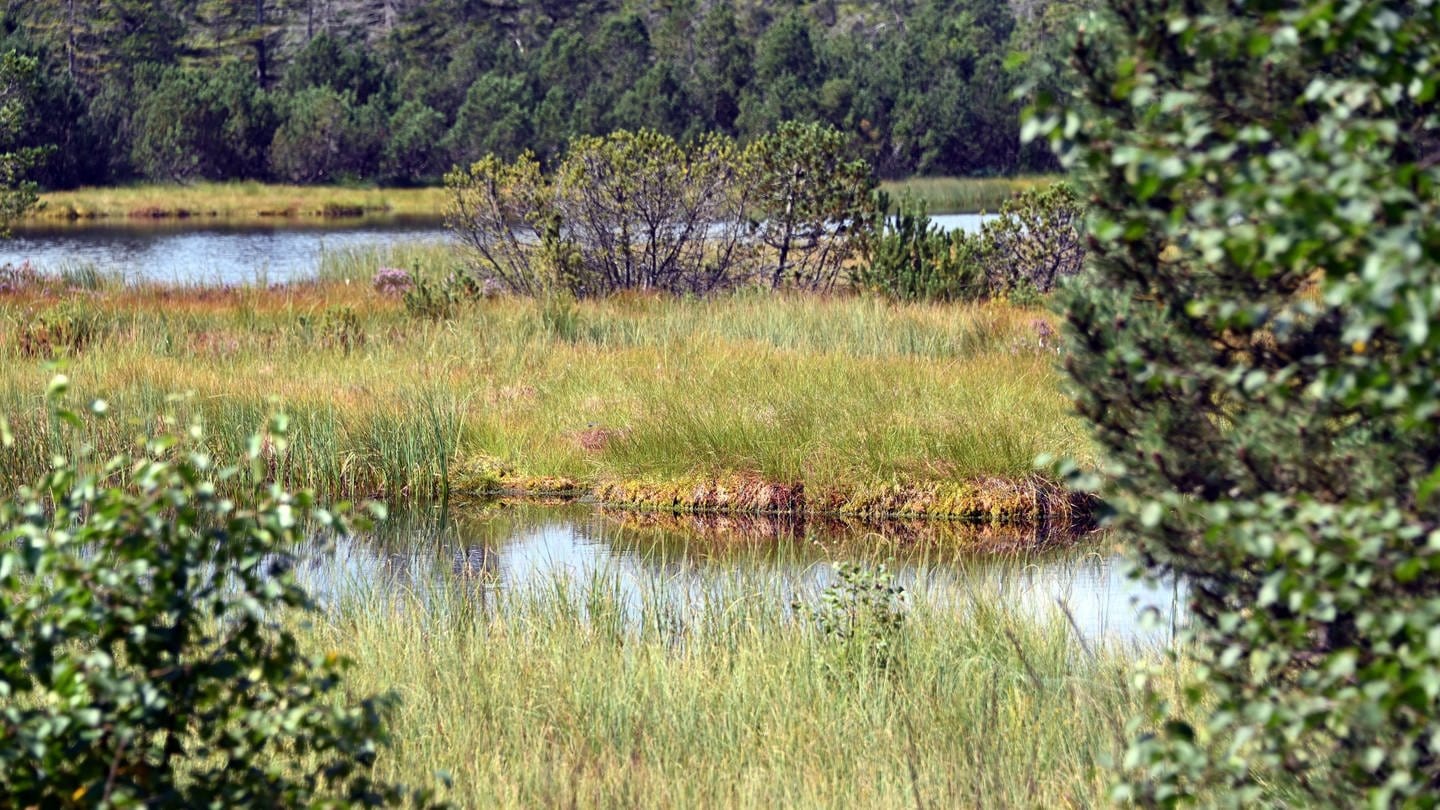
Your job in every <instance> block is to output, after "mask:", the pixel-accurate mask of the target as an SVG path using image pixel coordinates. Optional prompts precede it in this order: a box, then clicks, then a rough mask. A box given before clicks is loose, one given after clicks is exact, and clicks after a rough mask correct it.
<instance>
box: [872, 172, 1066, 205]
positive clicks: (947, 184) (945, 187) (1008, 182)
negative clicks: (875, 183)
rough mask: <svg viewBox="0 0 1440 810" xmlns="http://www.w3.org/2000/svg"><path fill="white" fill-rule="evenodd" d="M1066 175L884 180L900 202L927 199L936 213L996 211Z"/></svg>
mask: <svg viewBox="0 0 1440 810" xmlns="http://www.w3.org/2000/svg"><path fill="white" fill-rule="evenodd" d="M1061 179H1063V178H1062V177H1060V176H1058V175H1048V174H1039V175H1024V176H1020V177H912V178H909V179H908V180H892V181H886V182H884V183H881V184H880V187H881V188H882V189H883V190H885V191H886V192H887V193H889V194H890V197H891V202H892V204H893V203H898V202H899V201H900V198H901V197H902V196H904V195H909V196H911V197H914V198H916V199H918V200H920V201H922V202H924V203H925V208H926V210H927V211H929V212H930V213H932V214H976V213H980V212H982V211H988V212H990V213H992V214H993V213H995V212H996V211H999V210H1000V206H1001V205H1003V204H1004V203H1005V201H1006V200H1008V199H1010V198H1011V197H1014V196H1015V195H1016V194H1019V193H1020V192H1022V191H1025V190H1027V189H1031V188H1038V187H1041V186H1046V185H1049V184H1050V183H1054V182H1056V181H1058V180H1061Z"/></svg>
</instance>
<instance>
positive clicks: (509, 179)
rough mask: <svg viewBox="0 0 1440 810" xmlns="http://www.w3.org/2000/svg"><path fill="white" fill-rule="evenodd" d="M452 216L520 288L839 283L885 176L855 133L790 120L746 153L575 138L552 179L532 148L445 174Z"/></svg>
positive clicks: (644, 135) (477, 264) (641, 136)
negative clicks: (847, 135) (879, 178)
mask: <svg viewBox="0 0 1440 810" xmlns="http://www.w3.org/2000/svg"><path fill="white" fill-rule="evenodd" d="M445 183H446V187H447V188H448V189H449V190H450V202H449V205H448V206H447V210H446V223H447V225H448V226H449V227H450V228H451V229H452V230H453V231H455V233H456V235H457V236H458V237H459V240H460V242H461V244H462V245H464V246H465V249H466V250H467V252H468V253H469V254H470V264H471V266H472V268H473V269H474V270H475V271H476V272H477V273H478V274H479V275H480V277H481V278H484V279H492V280H494V281H495V282H497V283H500V284H503V285H504V286H505V287H506V288H507V289H509V290H510V291H512V292H515V293H519V294H522V295H533V296H542V295H547V294H550V293H552V292H554V291H556V290H563V291H566V292H569V293H571V294H574V295H577V296H581V297H585V296H594V295H606V294H609V293H612V292H616V291H619V290H656V291H661V292H670V293H679V294H705V293H709V292H711V291H714V290H721V289H727V288H731V287H735V286H737V285H741V284H745V283H749V282H752V281H756V280H758V281H759V282H761V283H764V284H768V285H769V286H771V287H773V288H777V289H778V288H781V287H797V288H800V289H807V290H828V289H830V288H831V286H832V285H833V284H834V282H835V280H836V279H837V277H838V276H839V273H840V270H841V268H842V267H843V266H844V265H845V263H846V262H847V261H848V260H849V259H850V258H851V257H852V256H853V255H854V254H855V253H856V251H857V250H858V249H859V248H860V247H861V246H862V245H863V244H864V241H865V239H866V238H867V237H868V234H869V226H870V224H871V223H872V221H873V220H874V203H873V199H872V197H871V194H870V191H871V189H872V188H873V187H874V185H875V183H874V179H873V177H872V176H871V174H870V167H869V166H868V165H867V164H866V163H865V162H864V161H847V160H845V139H844V138H843V137H842V136H841V134H840V133H839V132H838V131H836V130H834V129H829V128H825V127H820V126H818V125H800V124H786V125H784V126H782V127H781V128H780V129H779V130H778V131H777V132H775V133H773V134H771V135H769V136H766V137H765V138H761V139H759V140H757V141H756V142H754V143H752V144H751V145H750V146H749V147H748V148H747V149H745V150H743V151H741V150H739V149H737V148H736V146H735V144H734V143H733V142H732V141H730V140H729V139H727V138H724V137H720V136H708V137H703V138H700V139H699V140H697V141H695V142H694V143H692V144H690V145H689V146H686V147H682V146H680V145H679V144H678V143H676V141H675V140H674V139H673V138H671V137H669V136H668V135H663V134H660V133H657V132H653V131H649V130H641V131H639V132H626V131H623V130H622V131H616V132H612V133H611V134H609V135H606V136H604V137H589V136H586V137H578V138H575V139H573V140H572V141H571V142H570V145H569V149H568V151H567V152H566V155H565V157H564V159H563V160H562V161H561V162H560V165H559V166H558V167H557V168H556V170H555V173H554V176H553V177H549V178H547V177H545V176H544V175H542V173H541V171H540V164H539V163H538V162H537V161H536V160H535V158H534V156H532V155H530V154H528V153H527V154H524V155H522V156H521V157H520V158H519V159H518V160H516V161H515V162H514V163H509V164H507V163H505V162H503V161H501V160H500V159H498V158H496V157H495V156H493V155H490V156H487V157H485V158H484V159H483V160H480V161H477V162H476V163H474V164H473V165H471V167H470V168H469V169H468V170H457V171H454V172H451V173H450V174H448V175H446V178H445Z"/></svg>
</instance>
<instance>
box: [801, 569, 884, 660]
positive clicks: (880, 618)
mask: <svg viewBox="0 0 1440 810" xmlns="http://www.w3.org/2000/svg"><path fill="white" fill-rule="evenodd" d="M904 601H905V589H904V588H902V587H900V586H899V585H897V584H895V580H894V579H893V578H892V577H891V576H890V571H889V569H887V568H886V567H885V566H884V565H878V566H873V567H872V566H868V565H863V564H860V563H853V562H842V563H836V565H835V582H834V583H833V584H831V585H829V586H827V587H826V588H825V590H824V591H823V592H821V594H820V599H819V600H818V602H816V603H815V604H813V605H812V604H807V603H804V602H799V601H797V602H795V603H794V604H793V605H792V608H793V609H794V610H795V612H796V613H797V614H799V615H800V616H801V617H802V618H804V619H806V620H809V621H812V622H814V624H815V629H816V630H817V631H819V633H820V638H821V639H823V641H824V643H825V647H824V648H823V649H824V652H825V654H826V655H827V656H828V657H829V660H828V662H827V665H828V666H830V667H832V668H833V670H834V671H835V672H836V673H837V674H839V673H843V672H864V671H866V670H872V669H878V670H886V669H890V668H892V667H894V666H895V665H896V664H897V663H898V662H899V660H900V641H901V638H902V636H903V634H904V631H905V608H904Z"/></svg>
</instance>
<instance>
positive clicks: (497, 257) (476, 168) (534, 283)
mask: <svg viewBox="0 0 1440 810" xmlns="http://www.w3.org/2000/svg"><path fill="white" fill-rule="evenodd" d="M445 187H446V188H447V189H448V190H449V192H450V200H449V202H448V203H447V204H446V207H445V224H446V227H448V228H449V229H450V230H452V231H454V232H455V234H456V236H457V237H458V238H459V240H460V244H461V246H462V248H463V249H464V250H465V251H466V252H467V253H468V254H469V262H470V265H471V266H472V267H473V268H474V269H475V272H477V273H478V274H479V275H480V277H481V278H485V279H494V280H495V281H497V282H499V283H500V284H502V285H504V287H505V288H506V289H507V290H509V291H510V292H513V293H517V294H519V295H541V294H544V293H545V292H546V291H548V290H552V289H554V288H555V287H556V286H557V284H558V283H559V278H560V276H562V275H563V274H564V271H565V270H566V269H567V268H568V267H570V266H572V262H570V261H568V260H567V257H569V256H570V255H571V253H570V250H569V246H568V245H567V244H565V243H564V241H563V240H561V238H560V235H559V222H558V217H557V216H556V214H555V211H554V205H553V202H552V197H551V191H550V187H549V184H548V183H547V182H546V181H545V178H544V177H543V176H541V174H540V164H539V163H538V162H537V161H536V160H535V156H534V155H532V154H530V153H528V152H527V153H525V154H523V155H521V156H520V157H519V158H517V159H516V160H515V162H513V163H508V164H507V163H505V162H504V161H502V160H500V159H499V158H497V157H495V156H494V155H487V156H485V158H484V159H482V160H479V161H476V162H475V163H474V164H472V165H471V166H470V168H469V169H456V170H454V171H452V172H450V173H449V174H447V175H445Z"/></svg>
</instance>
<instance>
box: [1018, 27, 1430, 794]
mask: <svg viewBox="0 0 1440 810" xmlns="http://www.w3.org/2000/svg"><path fill="white" fill-rule="evenodd" d="M1073 59H1074V67H1075V70H1074V71H1073V72H1072V73H1071V74H1070V76H1069V78H1068V80H1067V82H1064V83H1068V84H1070V85H1072V86H1074V87H1075V88H1077V96H1076V98H1075V99H1074V100H1073V101H1071V102H1069V103H1065V102H1051V101H1050V100H1047V99H1045V98H1043V97H1042V98H1041V100H1042V102H1046V103H1042V104H1041V105H1040V107H1039V109H1038V110H1037V111H1036V113H1035V114H1034V115H1033V117H1032V118H1031V119H1030V120H1029V123H1028V124H1027V128H1028V130H1029V131H1030V132H1032V133H1035V134H1038V135H1043V136H1046V137H1048V139H1049V141H1050V143H1051V144H1052V145H1053V146H1054V147H1055V148H1056V149H1057V152H1058V154H1059V155H1060V156H1061V157H1062V158H1063V160H1064V162H1065V164H1066V165H1067V166H1069V167H1071V168H1072V170H1073V171H1074V173H1075V174H1076V176H1077V177H1078V179H1079V181H1080V182H1081V183H1083V186H1082V188H1084V190H1085V192H1086V198H1087V200H1088V201H1089V205H1088V222H1087V226H1086V233H1087V238H1088V241H1089V250H1090V258H1089V270H1088V271H1087V273H1085V274H1084V275H1082V276H1081V277H1080V279H1079V281H1078V283H1075V284H1070V285H1067V286H1066V288H1065V290H1066V291H1065V294H1064V295H1063V297H1062V301H1061V305H1062V311H1063V312H1064V313H1065V317H1066V319H1067V321H1068V324H1069V326H1068V330H1067V332H1068V342H1069V351H1068V352H1067V353H1066V355H1065V356H1066V358H1067V367H1068V371H1069V374H1070V376H1071V378H1072V383H1073V387H1074V389H1075V390H1076V391H1077V393H1078V398H1077V405H1078V407H1079V409H1080V411H1081V413H1082V414H1083V415H1084V416H1086V417H1087V418H1088V419H1089V420H1090V421H1091V422H1092V424H1093V425H1094V429H1095V436H1096V439H1097V441H1098V443H1099V445H1100V446H1101V447H1102V448H1104V450H1105V451H1106V455H1107V456H1108V459H1107V461H1106V463H1105V465H1104V467H1103V470H1104V472H1105V483H1104V485H1103V493H1104V495H1105V498H1106V500H1107V501H1108V503H1109V505H1110V508H1111V509H1112V510H1113V512H1114V516H1113V523H1114V525H1115V526H1117V527H1118V528H1120V529H1121V530H1123V532H1124V535H1122V536H1130V537H1134V538H1135V546H1134V552H1135V559H1136V560H1137V562H1138V563H1139V569H1140V572H1141V574H1142V575H1143V576H1145V577H1147V578H1149V579H1151V580H1159V579H1161V578H1168V577H1179V578H1180V579H1181V580H1183V582H1184V589H1185V590H1184V592H1185V594H1186V598H1187V602H1188V608H1189V610H1188V615H1189V617H1190V620H1189V624H1188V626H1187V627H1186V629H1185V631H1184V633H1183V638H1182V641H1181V643H1180V644H1179V645H1178V647H1177V650H1178V652H1177V654H1178V655H1185V656H1187V657H1189V658H1191V659H1192V662H1193V666H1190V667H1189V668H1185V669H1181V670H1179V671H1181V672H1187V673H1192V676H1191V677H1188V678H1186V679H1185V681H1184V682H1183V683H1182V684H1181V688H1179V689H1165V688H1156V687H1155V686H1154V684H1155V683H1156V681H1155V680H1153V678H1152V677H1151V676H1150V675H1148V674H1143V673H1142V676H1141V680H1140V682H1141V684H1142V685H1144V686H1145V687H1146V688H1147V690H1149V698H1150V701H1149V708H1150V711H1149V713H1148V714H1147V715H1145V716H1143V717H1139V718H1137V719H1136V724H1135V726H1134V728H1133V731H1134V736H1133V738H1132V741H1131V744H1130V748H1129V752H1128V754H1127V755H1126V757H1125V760H1124V762H1123V763H1122V765H1123V772H1122V781H1121V784H1120V786H1119V788H1118V796H1119V797H1120V798H1122V799H1125V800H1129V801H1134V802H1137V803H1140V804H1143V805H1147V806H1170V805H1174V804H1179V803H1186V802H1195V803H1200V804H1206V805H1212V804H1223V805H1228V806H1247V807H1248V806H1358V805H1369V806H1374V807H1382V806H1416V807H1424V806H1433V805H1434V804H1435V801H1436V796H1437V795H1440V632H1437V629H1436V628H1437V627H1440V528H1437V527H1440V498H1437V490H1440V467H1437V460H1440V418H1437V414H1440V378H1437V376H1436V374H1435V371H1434V370H1435V368H1436V364H1437V361H1440V328H1437V326H1440V211H1437V188H1440V185H1437V184H1440V117H1437V113H1436V110H1437V108H1436V105H1435V98H1436V94H1437V90H1440V73H1437V72H1436V71H1435V70H1434V65H1435V64H1436V63H1437V61H1440V5H1437V4H1435V3H1430V2H1425V3H1399V2H1356V3H1345V4H1332V3H1322V2H1298V3H1272V4H1230V5H1223V6H1222V5H1215V4H1194V3H1182V2H1174V1H1172V0H1146V1H1145V2H1140V3H1131V2H1123V3H1121V2H1116V3H1112V4H1111V5H1110V8H1109V9H1108V10H1106V11H1105V12H1103V13H1100V14H1098V15H1097V16H1096V17H1095V19H1094V20H1093V21H1092V22H1091V23H1088V24H1087V25H1086V26H1085V27H1084V29H1083V31H1082V33H1081V34H1080V35H1079V36H1078V41H1077V42H1076V44H1075V48H1074V54H1073ZM1082 483H1083V482H1082Z"/></svg>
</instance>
